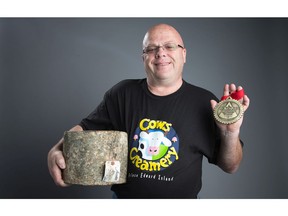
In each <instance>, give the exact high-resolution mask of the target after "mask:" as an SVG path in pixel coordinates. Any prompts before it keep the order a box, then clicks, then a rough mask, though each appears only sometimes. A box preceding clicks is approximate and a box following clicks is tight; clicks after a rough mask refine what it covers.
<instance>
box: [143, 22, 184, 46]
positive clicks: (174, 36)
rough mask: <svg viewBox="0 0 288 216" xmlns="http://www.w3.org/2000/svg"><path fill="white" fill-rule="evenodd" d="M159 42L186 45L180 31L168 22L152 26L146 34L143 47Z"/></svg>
mask: <svg viewBox="0 0 288 216" xmlns="http://www.w3.org/2000/svg"><path fill="white" fill-rule="evenodd" d="M164 40H169V41H164ZM159 42H175V43H177V44H180V45H182V46H184V43H183V40H182V37H181V35H180V34H179V32H178V31H177V30H176V29H175V28H174V27H172V26H170V25H167V24H158V25H155V26H152V27H151V28H150V29H149V30H148V32H147V33H146V34H145V36H144V39H143V48H145V47H146V46H148V45H149V44H156V45H158V44H157V43H159Z"/></svg>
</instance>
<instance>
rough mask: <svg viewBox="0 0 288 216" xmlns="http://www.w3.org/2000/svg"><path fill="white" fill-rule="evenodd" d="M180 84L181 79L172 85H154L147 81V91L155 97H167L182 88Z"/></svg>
mask: <svg viewBox="0 0 288 216" xmlns="http://www.w3.org/2000/svg"><path fill="white" fill-rule="evenodd" d="M182 83H183V80H182V78H181V79H179V80H178V81H175V82H173V83H163V82H157V83H155V82H151V80H149V79H147V85H148V89H149V91H150V92H151V93H152V94H154V95H157V96H167V95H170V94H172V93H174V92H176V91H177V90H178V89H179V88H180V87H181V86H182Z"/></svg>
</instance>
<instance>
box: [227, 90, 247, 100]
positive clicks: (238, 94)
mask: <svg viewBox="0 0 288 216" xmlns="http://www.w3.org/2000/svg"><path fill="white" fill-rule="evenodd" d="M244 94H245V93H244V89H241V90H239V91H237V90H236V91H234V92H232V93H231V94H230V95H226V96H222V97H221V101H222V100H226V99H227V98H228V97H231V98H232V99H234V100H240V99H241V98H243V96H244Z"/></svg>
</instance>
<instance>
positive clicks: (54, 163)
mask: <svg viewBox="0 0 288 216" xmlns="http://www.w3.org/2000/svg"><path fill="white" fill-rule="evenodd" d="M69 131H83V128H82V127H81V126H79V125H76V126H75V127H73V128H71V129H70V130H69ZM63 141H64V139H63V138H61V139H60V140H59V142H58V143H57V144H56V145H55V146H54V147H53V148H51V150H50V151H49V153H48V157H47V162H48V169H49V172H50V175H51V176H52V178H53V180H54V182H55V184H56V185H58V186H62V187H66V186H69V185H67V184H65V183H64V181H63V179H62V170H63V169H65V167H66V164H65V160H64V156H63V152H62V150H63Z"/></svg>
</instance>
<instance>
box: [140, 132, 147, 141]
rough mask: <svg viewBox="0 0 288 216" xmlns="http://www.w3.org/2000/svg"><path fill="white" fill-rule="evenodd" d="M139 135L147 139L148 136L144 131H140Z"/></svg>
mask: <svg viewBox="0 0 288 216" xmlns="http://www.w3.org/2000/svg"><path fill="white" fill-rule="evenodd" d="M140 137H141V138H144V139H147V138H149V134H148V133H146V132H145V131H142V132H141V133H140Z"/></svg>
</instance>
